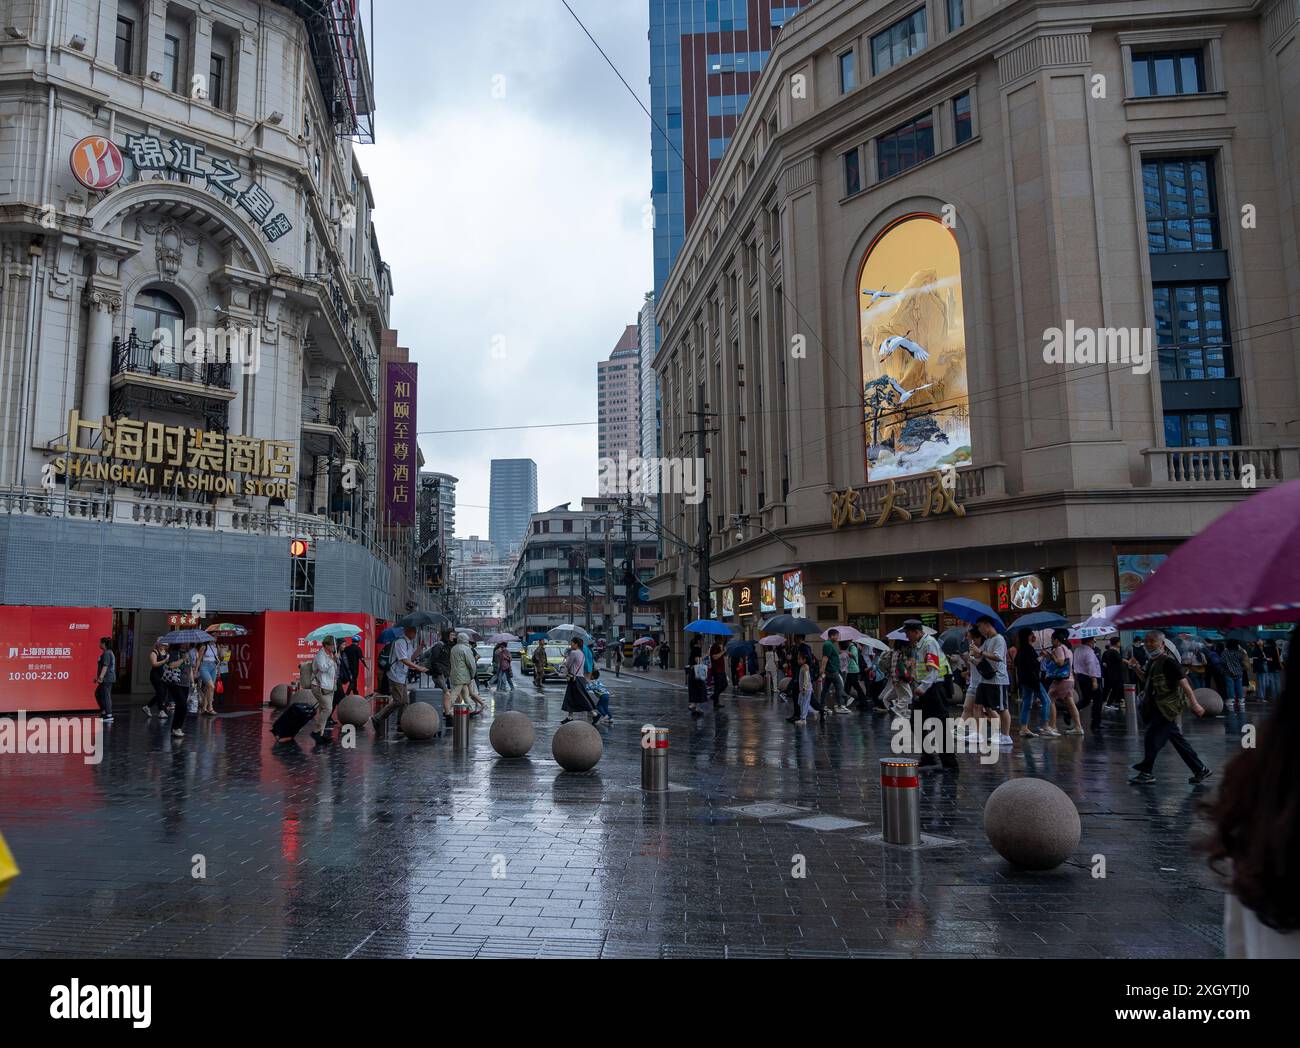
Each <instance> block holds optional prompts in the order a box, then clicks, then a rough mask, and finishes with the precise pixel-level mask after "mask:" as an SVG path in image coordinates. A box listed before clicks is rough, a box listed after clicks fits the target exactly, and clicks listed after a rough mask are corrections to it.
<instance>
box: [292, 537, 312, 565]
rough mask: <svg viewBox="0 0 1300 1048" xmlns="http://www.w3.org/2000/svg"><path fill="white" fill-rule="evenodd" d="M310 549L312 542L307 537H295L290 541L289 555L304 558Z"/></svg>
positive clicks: (298, 558) (297, 558) (299, 558)
mask: <svg viewBox="0 0 1300 1048" xmlns="http://www.w3.org/2000/svg"><path fill="white" fill-rule="evenodd" d="M310 549H311V544H310V543H309V542H308V541H307V540H306V539H294V540H293V541H292V542H290V543H289V555H290V556H291V557H293V558H295V559H296V560H302V559H304V558H305V557H306V556H307V553H308V551H310Z"/></svg>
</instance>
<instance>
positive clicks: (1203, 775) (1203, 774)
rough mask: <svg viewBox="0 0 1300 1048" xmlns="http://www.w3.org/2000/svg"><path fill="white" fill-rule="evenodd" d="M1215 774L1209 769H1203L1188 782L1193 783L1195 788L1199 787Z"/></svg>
mask: <svg viewBox="0 0 1300 1048" xmlns="http://www.w3.org/2000/svg"><path fill="white" fill-rule="evenodd" d="M1213 774H1214V772H1212V771H1211V770H1210V769H1209V768H1202V769H1201V770H1200V771H1198V772H1197V773H1196V774H1195V775H1193V776H1192V777H1191V778H1190V779H1188V780H1187V781H1188V782H1189V783H1191V784H1192V785H1193V786H1199V785H1200V784H1201V783H1203V782H1204V781H1205V780H1206V779H1208V778H1209V777H1210V776H1211V775H1213Z"/></svg>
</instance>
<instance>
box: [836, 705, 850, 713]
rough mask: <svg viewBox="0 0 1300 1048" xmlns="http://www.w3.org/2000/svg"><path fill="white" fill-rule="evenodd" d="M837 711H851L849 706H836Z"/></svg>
mask: <svg viewBox="0 0 1300 1048" xmlns="http://www.w3.org/2000/svg"><path fill="white" fill-rule="evenodd" d="M835 712H836V713H848V712H849V708H848V707H847V706H836V707H835Z"/></svg>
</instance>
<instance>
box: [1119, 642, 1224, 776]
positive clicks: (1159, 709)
mask: <svg viewBox="0 0 1300 1048" xmlns="http://www.w3.org/2000/svg"><path fill="white" fill-rule="evenodd" d="M1142 644H1143V647H1145V648H1146V651H1147V656H1148V658H1147V664H1146V667H1145V668H1143V667H1142V666H1140V665H1139V664H1138V661H1137V660H1136V659H1130V660H1129V664H1128V665H1129V669H1131V670H1132V671H1133V672H1134V673H1135V674H1137V678H1138V682H1139V684H1140V685H1141V686H1142V706H1141V707H1140V708H1141V711H1142V717H1143V719H1144V720H1145V721H1146V722H1147V724H1146V733H1145V735H1144V736H1143V738H1142V749H1143V757H1142V760H1140V761H1139V762H1138V763H1137V764H1135V765H1133V770H1134V771H1135V772H1137V774H1136V775H1134V776H1133V778H1131V779H1129V782H1130V783H1131V784H1132V785H1134V786H1147V785H1150V784H1151V783H1153V782H1155V781H1156V777H1155V776H1154V775H1153V774H1152V771H1153V770H1154V768H1155V763H1156V757H1158V756H1159V755H1160V751H1161V750H1162V749H1164V747H1165V744H1166V743H1170V742H1171V743H1173V746H1174V749H1175V750H1176V751H1177V752H1178V756H1180V757H1181V758H1182V759H1183V763H1184V764H1186V765H1187V767H1188V769H1189V770H1190V771H1191V773H1192V777H1191V778H1190V779H1188V780H1187V781H1188V782H1190V783H1191V784H1192V785H1193V786H1196V785H1199V784H1200V783H1202V782H1204V781H1205V780H1206V779H1208V778H1209V777H1210V776H1211V775H1212V774H1213V772H1212V771H1211V770H1210V768H1209V766H1208V765H1207V764H1206V763H1205V762H1204V761H1203V760H1201V758H1200V757H1199V756H1198V755H1197V753H1196V751H1195V750H1194V749H1192V744H1191V743H1190V742H1188V741H1187V739H1186V738H1184V737H1183V733H1182V730H1181V729H1180V728H1179V727H1178V717H1179V715H1180V714H1181V713H1182V712H1183V710H1184V709H1187V708H1189V707H1190V708H1191V711H1192V712H1193V713H1194V714H1196V716H1198V717H1204V716H1205V710H1204V709H1203V708H1202V707H1201V704H1200V703H1199V702H1197V701H1196V692H1195V691H1193V690H1192V686H1191V684H1190V683H1189V682H1188V680H1187V675H1186V674H1185V673H1184V672H1183V668H1182V666H1181V665H1180V663H1179V660H1178V659H1176V658H1174V657H1173V656H1172V655H1170V654H1169V651H1168V650H1167V649H1166V648H1165V635H1164V634H1163V633H1162V632H1161V631H1160V630H1150V631H1149V632H1148V633H1147V635H1146V637H1144V638H1143V641H1142Z"/></svg>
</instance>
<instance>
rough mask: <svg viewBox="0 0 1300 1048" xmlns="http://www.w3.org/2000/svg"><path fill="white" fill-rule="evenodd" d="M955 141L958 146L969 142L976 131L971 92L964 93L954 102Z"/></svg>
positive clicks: (953, 123)
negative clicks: (971, 106) (971, 112)
mask: <svg viewBox="0 0 1300 1048" xmlns="http://www.w3.org/2000/svg"><path fill="white" fill-rule="evenodd" d="M952 125H953V140H954V141H955V142H956V143H957V145H961V144H962V143H963V142H969V141H970V139H971V136H972V135H974V133H975V129H974V126H973V124H972V123H971V115H970V92H969V91H963V92H962V93H961V94H959V95H958V96H957V97H956V98H954V99H953V100H952Z"/></svg>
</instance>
